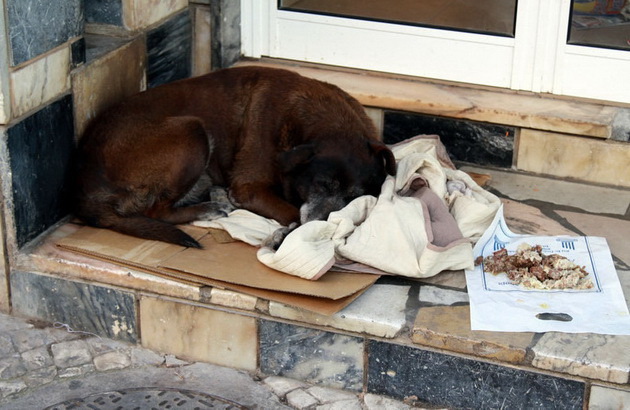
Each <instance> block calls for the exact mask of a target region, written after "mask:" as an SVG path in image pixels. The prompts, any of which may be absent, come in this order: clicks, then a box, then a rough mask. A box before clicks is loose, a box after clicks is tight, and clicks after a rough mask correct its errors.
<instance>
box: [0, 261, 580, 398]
mask: <svg viewBox="0 0 630 410" xmlns="http://www.w3.org/2000/svg"><path fill="white" fill-rule="evenodd" d="M11 284H12V287H13V289H15V290H16V292H18V293H19V295H20V296H18V297H17V298H15V297H14V309H15V311H16V314H18V315H24V316H29V317H37V318H41V319H43V320H46V321H59V322H61V323H65V324H68V325H69V326H70V327H71V328H73V329H81V330H82V331H88V332H91V333H95V334H98V335H103V336H107V337H110V338H114V339H119V340H125V341H130V342H136V341H139V342H141V343H142V345H143V346H144V347H147V348H150V349H152V350H155V351H159V352H162V353H168V354H174V355H176V356H178V357H180V358H182V359H188V360H194V361H204V362H209V363H215V364H219V365H223V366H228V367H232V368H236V369H242V370H247V371H257V370H259V371H260V372H261V373H262V374H265V375H276V376H282V377H288V378H292V379H296V380H304V381H307V382H310V383H313V384H317V385H322V386H327V387H334V388H342V389H347V390H351V391H355V392H370V393H376V394H384V395H387V396H391V397H394V398H397V399H399V400H403V399H409V400H412V401H413V400H414V397H415V400H418V401H420V402H422V403H427V404H430V405H432V406H440V408H445V407H446V408H501V407H502V405H507V403H509V407H510V408H556V409H582V408H584V403H585V398H586V397H588V396H587V395H586V394H585V392H586V391H587V390H588V389H589V388H590V385H589V384H588V383H587V382H585V381H584V380H579V379H570V378H565V377H558V376H557V375H554V374H552V373H549V372H547V373H545V372H539V371H536V370H535V369H532V368H531V367H523V366H505V365H500V364H498V363H495V362H492V361H488V360H484V359H481V358H479V357H478V356H475V355H468V356H463V355H455V354H448V353H446V352H445V351H443V350H436V349H427V348H425V347H423V346H416V345H405V344H401V343H400V341H396V340H389V339H383V338H375V337H372V336H370V335H369V334H365V335H359V334H354V335H352V334H344V333H342V332H339V331H337V330H335V331H328V330H324V329H322V327H321V326H309V325H308V324H305V325H304V326H302V325H299V324H296V323H294V322H293V323H292V322H288V321H284V320H281V319H277V318H273V317H270V316H269V315H265V314H261V313H259V311H258V310H257V309H256V310H254V309H253V308H252V309H250V310H243V309H241V308H240V307H239V305H238V304H237V305H232V306H229V307H223V306H217V305H211V304H206V303H201V302H189V301H184V300H181V299H175V298H169V297H164V296H162V297H157V296H155V295H149V294H145V293H144V292H143V291H131V290H124V289H118V288H113V287H105V286H100V285H93V284H85V283H80V282H75V281H71V280H63V279H58V278H52V277H49V276H44V275H38V274H33V273H28V272H22V271H17V272H14V274H12V275H11ZM27 289H28V292H27V291H26V290H27ZM70 299H71V300H73V301H75V303H74V304H73V306H71V307H69V306H68V304H67V303H65V302H64V301H66V300H70ZM77 307H79V308H78V309H77Z"/></svg>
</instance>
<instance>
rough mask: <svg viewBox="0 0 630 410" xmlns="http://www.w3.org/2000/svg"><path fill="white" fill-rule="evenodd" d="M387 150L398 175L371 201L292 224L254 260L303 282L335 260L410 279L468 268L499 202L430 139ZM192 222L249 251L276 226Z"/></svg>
mask: <svg viewBox="0 0 630 410" xmlns="http://www.w3.org/2000/svg"><path fill="white" fill-rule="evenodd" d="M391 148H392V151H393V152H394V156H395V157H396V161H397V165H398V171H397V174H396V177H391V176H390V177H388V178H387V179H386V180H385V182H384V183H383V186H382V189H381V194H380V195H379V197H378V198H375V197H372V196H362V197H359V198H357V199H355V200H354V201H352V202H351V203H350V204H348V205H347V206H346V207H345V208H343V209H341V210H339V211H337V212H333V213H331V214H330V216H329V217H328V219H327V220H326V221H311V222H308V223H306V224H304V225H302V226H299V227H298V228H297V229H295V230H294V231H293V232H291V233H290V234H289V235H288V236H287V237H286V238H285V240H284V242H283V243H282V245H281V246H280V248H279V249H278V250H277V251H273V250H272V249H269V248H265V247H263V248H260V249H259V251H258V259H259V260H260V261H261V262H262V263H264V264H265V265H267V266H269V267H271V268H273V269H276V270H279V271H282V272H285V273H288V274H291V275H296V276H300V277H303V278H306V279H317V278H319V277H320V276H321V275H322V274H323V273H325V272H326V271H328V269H330V268H331V267H332V266H333V265H334V264H335V262H336V261H341V262H342V263H341V264H340V266H341V267H343V266H345V265H346V264H347V263H348V261H353V262H359V263H361V264H363V265H367V266H369V267H371V268H375V269H376V270H378V271H381V273H383V272H384V273H389V274H394V275H401V276H408V277H415V278H424V277H430V276H433V275H436V274H437V273H439V272H441V271H442V270H457V269H470V268H472V267H473V253H472V242H473V241H475V240H477V239H478V238H479V237H480V236H481V235H482V234H483V232H484V231H485V230H486V228H487V227H488V226H489V225H490V223H491V222H492V220H493V218H494V215H495V213H496V211H497V209H498V208H499V206H500V200H499V199H498V198H497V197H496V196H495V195H493V194H491V193H489V192H487V191H485V190H483V189H482V188H481V187H479V186H478V185H477V184H476V183H475V182H474V181H473V180H472V179H471V178H470V177H469V176H468V175H467V174H466V173H464V172H462V171H458V170H455V169H454V167H453V166H452V164H451V163H450V161H449V160H448V157H447V156H446V154H445V152H446V151H445V150H444V147H443V146H442V144H441V143H440V141H439V138H438V137H437V136H418V137H415V138H412V139H409V140H406V141H404V142H402V143H399V144H396V145H394V146H392V147H391ZM427 186H428V188H427ZM449 211H450V212H449ZM195 224H196V225H200V226H208V227H215V228H221V229H225V230H226V231H228V233H230V235H232V237H234V238H235V239H239V240H243V241H245V242H247V243H249V244H251V245H255V246H259V245H260V244H261V243H262V241H263V240H264V239H265V238H266V237H267V236H268V235H269V234H271V233H272V232H273V231H274V230H275V229H277V228H279V227H280V225H279V224H278V223H276V222H275V221H273V220H269V219H265V218H263V217H260V216H257V215H255V214H253V213H251V212H248V211H243V210H238V211H235V212H233V213H231V214H230V215H229V216H228V217H226V218H221V219H217V220H215V221H210V222H207V221H199V222H196V223H195ZM457 228H459V229H457ZM366 270H368V271H369V270H370V269H366Z"/></svg>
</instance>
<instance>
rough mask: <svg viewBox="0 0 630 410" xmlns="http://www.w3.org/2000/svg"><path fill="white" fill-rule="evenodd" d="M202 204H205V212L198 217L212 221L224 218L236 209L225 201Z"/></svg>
mask: <svg viewBox="0 0 630 410" xmlns="http://www.w3.org/2000/svg"><path fill="white" fill-rule="evenodd" d="M201 205H202V206H203V212H202V213H201V214H200V215H199V217H198V219H199V220H201V221H212V220H214V219H219V218H224V217H226V216H228V214H229V213H230V212H232V211H233V210H234V207H233V206H231V204H226V203H223V202H204V203H203V204H201Z"/></svg>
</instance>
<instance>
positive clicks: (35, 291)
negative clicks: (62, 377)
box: [10, 271, 138, 343]
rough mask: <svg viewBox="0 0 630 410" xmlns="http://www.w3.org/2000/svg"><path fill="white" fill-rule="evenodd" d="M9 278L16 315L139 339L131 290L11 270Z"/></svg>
mask: <svg viewBox="0 0 630 410" xmlns="http://www.w3.org/2000/svg"><path fill="white" fill-rule="evenodd" d="M10 280H11V302H12V305H13V311H14V312H15V313H16V314H18V315H21V316H27V317H32V318H37V319H41V320H44V321H47V322H50V323H55V322H59V323H63V324H67V325H68V326H70V328H71V329H73V330H78V331H83V332H90V333H94V334H96V335H99V336H103V337H108V338H112V339H117V340H123V341H127V342H132V343H135V342H137V341H138V334H137V329H138V326H137V323H136V311H137V310H136V302H135V297H134V295H133V294H132V293H127V292H121V291H119V290H116V289H110V288H105V287H102V286H96V285H88V284H84V283H78V282H72V281H69V280H65V279H59V278H52V277H49V276H43V275H37V274H34V273H29V272H21V271H12V272H11V278H10Z"/></svg>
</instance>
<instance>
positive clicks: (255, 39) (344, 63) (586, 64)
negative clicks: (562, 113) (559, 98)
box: [241, 0, 630, 103]
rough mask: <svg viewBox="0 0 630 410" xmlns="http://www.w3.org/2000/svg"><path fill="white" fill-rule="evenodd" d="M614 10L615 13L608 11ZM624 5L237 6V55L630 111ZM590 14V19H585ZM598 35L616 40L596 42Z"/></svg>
mask: <svg viewBox="0 0 630 410" xmlns="http://www.w3.org/2000/svg"><path fill="white" fill-rule="evenodd" d="M619 1H621V2H623V3H624V7H623V8H619V7H616V6H614V4H613V3H615V2H619ZM589 2H591V3H599V2H603V3H607V4H609V3H610V4H611V7H610V8H607V9H606V13H609V14H606V16H612V17H611V18H609V19H608V17H606V18H602V19H593V18H590V19H589V18H587V17H595V16H593V15H592V14H586V12H585V11H584V10H585V9H584V7H586V6H587V3H589ZM626 3H630V1H628V0H589V1H586V0H518V1H516V0H422V1H419V0H415V1H414V0H388V1H383V0H242V1H241V7H242V13H241V16H242V19H241V29H242V32H241V38H242V43H243V49H242V51H243V53H244V55H246V56H250V57H261V56H269V57H274V58H281V59H289V60H298V61H305V62H313V63H321V64H327V65H334V66H341V67H351V68H359V69H364V70H372V71H379V72H387V73H396V74H403V75H411V76H418V77H425V78H432V79H439V80H448V81H456V82H463V83H470V84H478V85H485V86H494V87H502V88H508V89H514V90H527V91H532V92H543V93H554V94H559V95H569V96H578V97H586V98H596V99H602V100H609V101H616V102H626V103H630V81H628V80H627V73H629V72H630V51H628V48H627V47H626V46H624V42H627V41H628V38H627V33H628V31H627V30H628V27H629V26H628V25H623V24H622V22H625V19H626V17H623V16H625V14H624V10H627V9H628V5H627V4H626ZM594 10H599V9H595V8H593V9H592V10H591V11H590V12H589V13H593V12H594ZM587 11H588V10H587ZM610 13H612V14H610ZM591 20H594V21H599V20H601V21H602V22H601V24H600V26H597V30H595V29H587V28H585V27H584V26H588V25H589V24H591V25H592V24H594V23H592V22H590V21H591ZM605 24H607V25H606V26H605V27H604V25H605ZM624 30H625V31H624ZM605 31H606V32H608V31H615V32H617V33H618V32H621V33H622V34H615V35H610V36H605V35H604V32H605ZM624 33H625V34H624Z"/></svg>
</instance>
